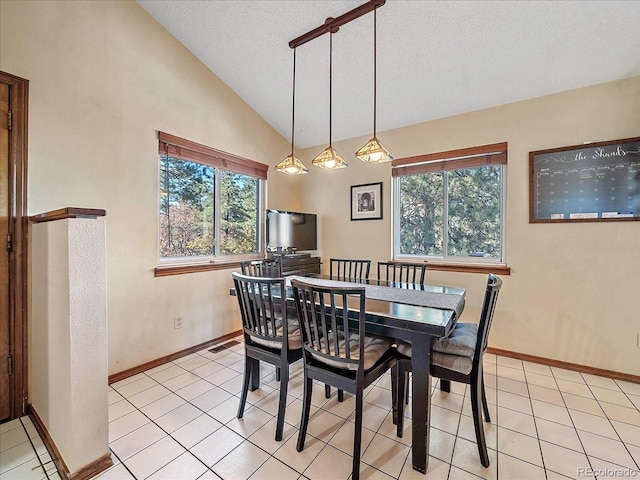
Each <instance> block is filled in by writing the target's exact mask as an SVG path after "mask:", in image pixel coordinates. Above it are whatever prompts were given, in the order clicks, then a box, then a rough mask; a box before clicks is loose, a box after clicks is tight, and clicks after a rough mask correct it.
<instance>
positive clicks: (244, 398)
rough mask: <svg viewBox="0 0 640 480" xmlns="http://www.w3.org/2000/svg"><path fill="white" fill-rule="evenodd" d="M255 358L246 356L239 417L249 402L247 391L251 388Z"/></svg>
mask: <svg viewBox="0 0 640 480" xmlns="http://www.w3.org/2000/svg"><path fill="white" fill-rule="evenodd" d="M252 360H253V359H251V358H249V357H247V355H246V352H245V356H244V379H243V380H242V393H241V395H240V405H238V415H237V417H238V418H242V415H244V406H245V404H246V403H247V392H248V390H249V380H250V379H251V370H252V367H253V361H252Z"/></svg>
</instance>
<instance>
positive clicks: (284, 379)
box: [276, 365, 289, 442]
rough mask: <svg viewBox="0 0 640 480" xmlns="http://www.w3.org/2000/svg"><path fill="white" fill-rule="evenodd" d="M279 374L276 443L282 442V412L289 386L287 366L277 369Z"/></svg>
mask: <svg viewBox="0 0 640 480" xmlns="http://www.w3.org/2000/svg"><path fill="white" fill-rule="evenodd" d="M277 371H278V372H279V373H280V374H279V375H278V376H279V377H280V401H279V403H278V419H277V420H276V442H279V441H280V440H282V431H283V430H284V412H285V409H286V408H287V388H288V386H289V365H285V366H283V367H282V368H279V367H278V369H277Z"/></svg>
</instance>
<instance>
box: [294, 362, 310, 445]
mask: <svg viewBox="0 0 640 480" xmlns="http://www.w3.org/2000/svg"><path fill="white" fill-rule="evenodd" d="M312 390H313V379H312V378H308V376H307V372H306V369H305V372H304V394H303V397H304V400H303V401H302V417H301V418H300V432H298V446H297V447H296V450H298V451H299V452H301V451H302V450H304V440H305V437H306V436H307V426H308V425H309V412H310V411H311V391H312Z"/></svg>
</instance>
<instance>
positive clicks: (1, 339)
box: [0, 71, 29, 422]
mask: <svg viewBox="0 0 640 480" xmlns="http://www.w3.org/2000/svg"><path fill="white" fill-rule="evenodd" d="M28 104H29V81H28V80H26V79H24V78H20V77H16V76H15V75H11V74H10V73H6V72H2V71H0V422H1V421H3V420H6V419H11V418H16V417H19V416H21V415H24V414H25V413H26V409H27V406H28V405H27V401H28V392H27V385H28V381H27V380H28V379H27V310H28V308H27V303H28V302H27V278H28V277H27V269H28V266H27V227H28V220H29V217H28V216H27V138H28V135H27V125H28V116H27V112H28V111H29V108H28Z"/></svg>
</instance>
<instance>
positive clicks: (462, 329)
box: [433, 322, 478, 359]
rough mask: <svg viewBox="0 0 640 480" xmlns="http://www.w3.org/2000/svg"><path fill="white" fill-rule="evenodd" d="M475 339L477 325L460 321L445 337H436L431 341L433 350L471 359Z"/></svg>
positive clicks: (476, 336)
mask: <svg viewBox="0 0 640 480" xmlns="http://www.w3.org/2000/svg"><path fill="white" fill-rule="evenodd" d="M477 339H478V325H477V324H475V323H462V322H460V323H458V324H456V328H454V329H453V332H452V333H451V335H449V336H448V337H446V338H438V339H437V340H436V341H435V342H433V351H434V352H440V353H447V354H449V355H460V356H462V357H469V358H470V359H473V354H474V353H475V349H476V341H477Z"/></svg>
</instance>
